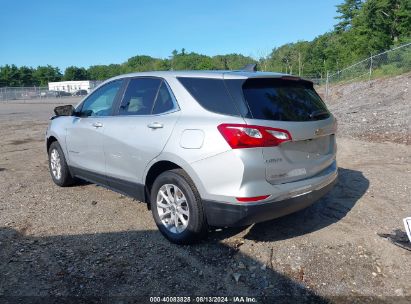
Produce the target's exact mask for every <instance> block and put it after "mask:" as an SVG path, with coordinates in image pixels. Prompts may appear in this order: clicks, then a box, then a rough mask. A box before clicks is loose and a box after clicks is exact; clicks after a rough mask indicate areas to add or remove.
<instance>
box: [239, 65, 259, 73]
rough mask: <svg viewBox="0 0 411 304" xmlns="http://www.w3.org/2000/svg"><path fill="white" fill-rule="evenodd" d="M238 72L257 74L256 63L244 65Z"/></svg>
mask: <svg viewBox="0 0 411 304" xmlns="http://www.w3.org/2000/svg"><path fill="white" fill-rule="evenodd" d="M240 70H241V71H247V72H257V63H250V64H246V65H245V66H243V67H242V68H241V69H240Z"/></svg>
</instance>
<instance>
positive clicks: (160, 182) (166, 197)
mask: <svg viewBox="0 0 411 304" xmlns="http://www.w3.org/2000/svg"><path fill="white" fill-rule="evenodd" d="M150 199H151V210H152V213H153V217H154V220H155V222H156V225H157V227H158V229H159V230H160V232H161V233H162V234H163V235H164V236H165V237H166V238H167V239H168V240H170V241H171V242H173V243H176V244H190V243H194V242H197V241H199V240H201V239H203V238H204V237H205V235H206V233H207V230H208V226H207V221H206V219H205V215H204V211H203V207H202V203H201V198H200V195H199V194H198V191H197V188H196V187H195V185H194V183H193V182H192V180H191V179H190V177H189V176H188V175H187V173H185V171H184V170H182V169H174V170H170V171H166V172H164V173H162V174H160V175H159V176H158V177H157V179H156V180H155V182H154V184H153V187H152V189H151V197H150Z"/></svg>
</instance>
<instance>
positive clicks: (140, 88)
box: [119, 78, 161, 115]
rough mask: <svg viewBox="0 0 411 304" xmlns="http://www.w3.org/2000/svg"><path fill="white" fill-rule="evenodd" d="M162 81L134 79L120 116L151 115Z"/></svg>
mask: <svg viewBox="0 0 411 304" xmlns="http://www.w3.org/2000/svg"><path fill="white" fill-rule="evenodd" d="M160 84H161V79H157V78H134V79H131V80H130V82H129V83H128V86H127V89H126V91H125V93H124V97H123V100H122V101H121V105H120V110H119V115H150V114H151V111H152V109H153V104H154V99H155V98H156V96H157V93H158V89H159V86H160Z"/></svg>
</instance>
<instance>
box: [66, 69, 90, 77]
mask: <svg viewBox="0 0 411 304" xmlns="http://www.w3.org/2000/svg"><path fill="white" fill-rule="evenodd" d="M87 79H88V73H87V70H86V69H85V68H78V67H75V66H69V67H68V68H66V70H65V71H64V80H87Z"/></svg>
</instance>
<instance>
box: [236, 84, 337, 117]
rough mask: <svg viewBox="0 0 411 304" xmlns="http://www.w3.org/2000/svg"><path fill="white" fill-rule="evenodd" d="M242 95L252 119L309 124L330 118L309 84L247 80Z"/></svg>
mask: <svg viewBox="0 0 411 304" xmlns="http://www.w3.org/2000/svg"><path fill="white" fill-rule="evenodd" d="M243 94H244V98H245V101H246V102H247V104H248V107H249V109H250V112H251V116H252V117H253V118H255V119H265V120H279V121H310V120H320V119H325V118H328V117H329V116H330V114H329V112H328V110H327V107H326V106H325V104H324V102H323V101H322V100H321V98H320V96H319V95H318V94H317V93H316V92H315V90H314V88H313V86H312V83H310V82H308V81H304V80H284V79H276V78H250V79H248V80H246V81H245V82H244V84H243Z"/></svg>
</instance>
